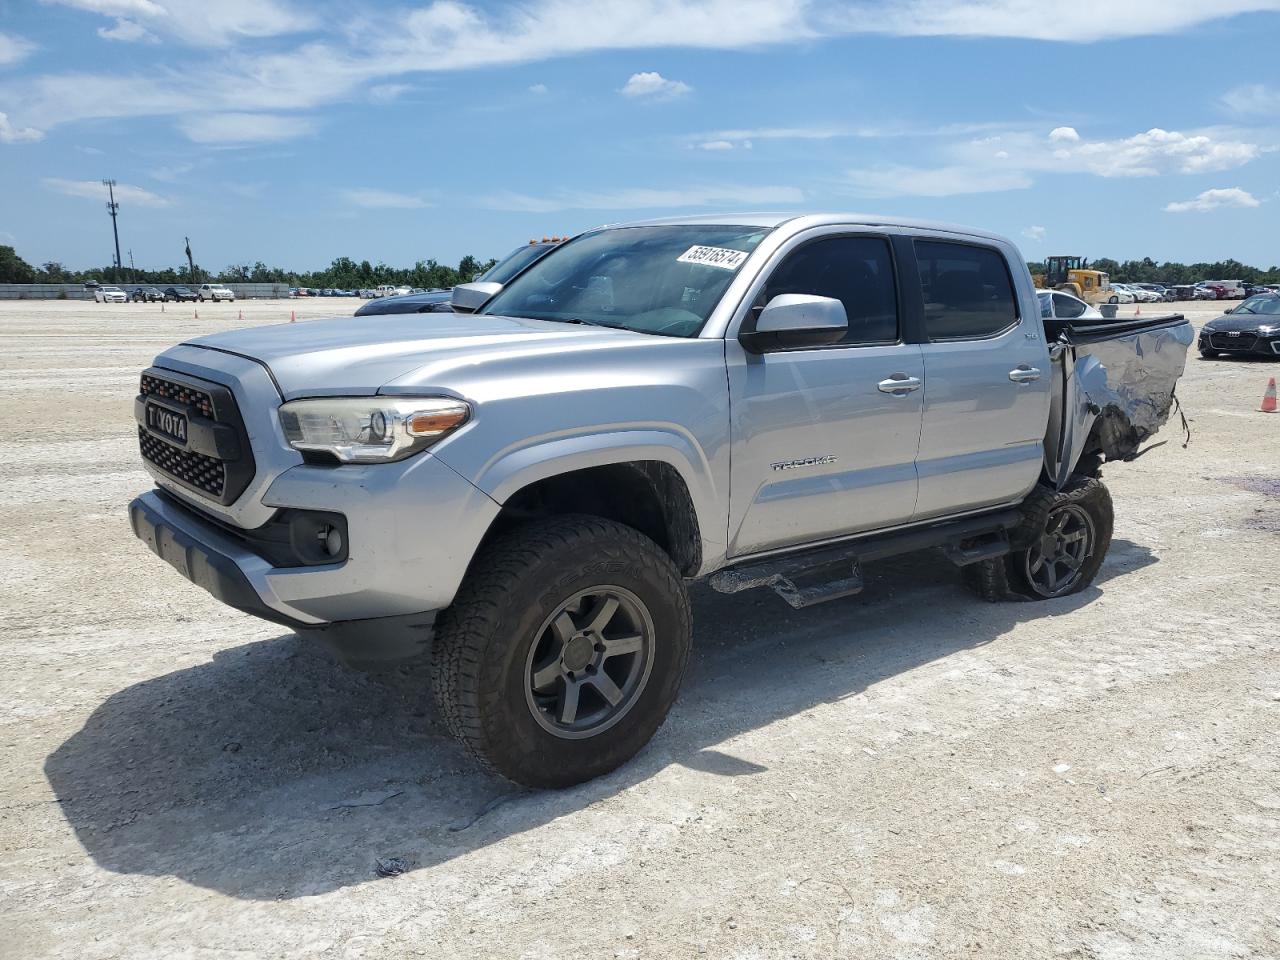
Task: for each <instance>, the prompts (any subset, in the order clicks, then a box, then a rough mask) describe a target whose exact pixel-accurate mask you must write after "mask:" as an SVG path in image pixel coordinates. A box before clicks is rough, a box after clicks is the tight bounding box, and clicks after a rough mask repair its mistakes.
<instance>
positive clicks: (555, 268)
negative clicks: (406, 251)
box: [480, 224, 769, 337]
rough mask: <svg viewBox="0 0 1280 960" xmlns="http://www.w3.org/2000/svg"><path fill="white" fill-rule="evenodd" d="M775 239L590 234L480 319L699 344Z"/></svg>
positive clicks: (526, 277)
mask: <svg viewBox="0 0 1280 960" xmlns="http://www.w3.org/2000/svg"><path fill="white" fill-rule="evenodd" d="M768 233H769V230H768V229H766V228H763V227H745V226H714V225H707V224H679V225H674V226H652V227H619V228H616V229H613V230H601V231H598V232H596V233H588V234H585V235H583V236H580V237H578V238H576V239H574V240H571V241H569V242H568V243H566V244H563V245H562V246H561V247H559V248H558V249H557V250H556V252H555V253H554V254H553V255H551V256H547V257H544V258H543V259H541V260H539V261H538V262H537V263H535V264H534V265H533V266H531V267H530V268H529V269H528V270H526V271H525V272H524V273H522V274H520V276H518V277H516V278H515V279H514V280H512V281H511V284H510V285H509V286H507V287H505V288H504V289H503V290H501V291H500V292H498V293H497V294H496V295H495V296H494V297H493V299H492V300H490V301H489V302H488V303H487V304H485V306H484V307H483V308H482V309H481V310H480V312H481V313H482V314H501V315H504V316H511V317H530V318H532V319H534V320H559V321H564V322H570V323H572V322H578V323H592V324H598V325H599V326H605V327H618V328H621V329H626V330H634V331H636V332H639V333H657V334H662V335H664V336H669V337H693V336H697V334H698V332H699V331H700V330H702V326H703V324H705V323H706V322H707V318H708V317H709V316H710V315H711V311H712V310H713V309H715V306H716V304H717V303H719V302H720V297H721V296H722V295H723V294H724V291H725V288H726V287H728V286H729V283H730V281H731V280H733V277H734V275H735V274H736V273H737V272H738V270H739V269H741V267H742V264H743V262H744V261H745V260H746V259H747V255H748V254H750V253H751V251H752V250H754V249H755V248H756V247H757V246H758V245H759V243H760V241H761V240H763V239H764V237H765V236H766V235H767V234H768Z"/></svg>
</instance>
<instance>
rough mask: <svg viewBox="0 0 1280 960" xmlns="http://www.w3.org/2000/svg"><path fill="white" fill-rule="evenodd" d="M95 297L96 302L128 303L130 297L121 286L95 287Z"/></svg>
mask: <svg viewBox="0 0 1280 960" xmlns="http://www.w3.org/2000/svg"><path fill="white" fill-rule="evenodd" d="M93 299H94V302H96V303H128V302H129V298H128V297H127V296H125V292H124V291H123V290H121V289H120V288H119V287H101V286H99V287H94V288H93Z"/></svg>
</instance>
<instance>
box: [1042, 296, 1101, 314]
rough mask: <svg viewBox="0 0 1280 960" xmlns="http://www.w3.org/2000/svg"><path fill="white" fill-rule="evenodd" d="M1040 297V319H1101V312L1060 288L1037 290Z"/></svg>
mask: <svg viewBox="0 0 1280 960" xmlns="http://www.w3.org/2000/svg"><path fill="white" fill-rule="evenodd" d="M1036 296H1037V297H1039V299H1040V318H1041V319H1042V320H1078V319H1081V318H1084V319H1088V320H1103V319H1105V318H1104V317H1103V316H1102V312H1101V311H1100V310H1098V308H1097V307H1092V306H1090V305H1089V304H1087V303H1085V302H1084V301H1083V300H1081V299H1080V298H1079V297H1073V296H1072V295H1071V294H1069V293H1063V292H1062V291H1061V290H1037V291H1036Z"/></svg>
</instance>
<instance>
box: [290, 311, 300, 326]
mask: <svg viewBox="0 0 1280 960" xmlns="http://www.w3.org/2000/svg"><path fill="white" fill-rule="evenodd" d="M289 322H290V323H297V322H298V311H297V310H290V311H289Z"/></svg>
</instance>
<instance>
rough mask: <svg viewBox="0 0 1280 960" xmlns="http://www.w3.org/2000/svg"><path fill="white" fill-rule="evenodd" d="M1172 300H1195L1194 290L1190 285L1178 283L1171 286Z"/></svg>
mask: <svg viewBox="0 0 1280 960" xmlns="http://www.w3.org/2000/svg"><path fill="white" fill-rule="evenodd" d="M1172 289H1173V299H1174V300H1194V299H1195V298H1196V288H1195V287H1194V286H1193V285H1192V284H1190V283H1179V284H1175V285H1174V286H1173V288H1172Z"/></svg>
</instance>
